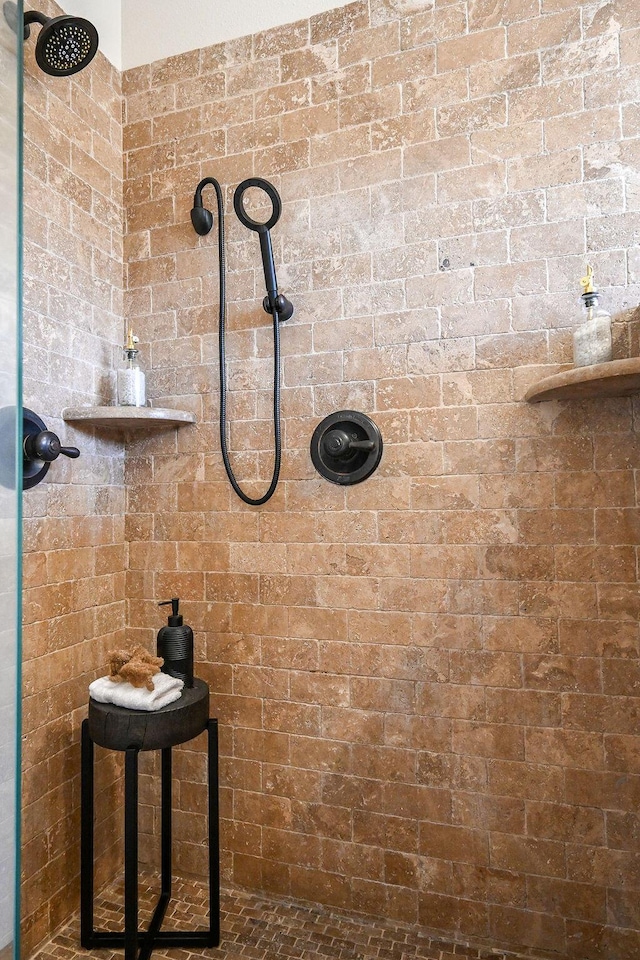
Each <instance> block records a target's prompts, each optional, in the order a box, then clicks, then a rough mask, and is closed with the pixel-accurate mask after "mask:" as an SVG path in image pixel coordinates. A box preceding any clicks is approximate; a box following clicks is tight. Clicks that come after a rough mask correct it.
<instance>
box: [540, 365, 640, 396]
mask: <svg viewBox="0 0 640 960" xmlns="http://www.w3.org/2000/svg"><path fill="white" fill-rule="evenodd" d="M638 392H640V357H631V358H630V359H629V360H609V361H607V363H594V364H592V365H591V366H589V367H572V368H571V370H564V371H563V372H562V373H555V374H553V376H551V377H545V378H544V380H538V382H537V383H534V384H533V385H532V386H530V387H529V389H528V390H527V392H526V393H525V395H524V399H525V400H528V402H529V403H540V401H541V400H588V399H592V398H598V397H628V396H630V395H631V394H632V393H638Z"/></svg>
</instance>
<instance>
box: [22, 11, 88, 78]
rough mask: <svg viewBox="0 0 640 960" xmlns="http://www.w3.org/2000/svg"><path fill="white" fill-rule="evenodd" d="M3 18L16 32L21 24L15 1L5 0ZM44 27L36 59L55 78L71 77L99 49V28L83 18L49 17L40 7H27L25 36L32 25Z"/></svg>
mask: <svg viewBox="0 0 640 960" xmlns="http://www.w3.org/2000/svg"><path fill="white" fill-rule="evenodd" d="M3 12H4V18H5V20H6V21H7V23H8V24H9V26H10V27H11V29H12V30H13V31H14V32H17V27H18V11H17V7H16V5H15V3H13V2H11V0H5V3H4V5H3ZM32 23H39V24H40V25H41V26H42V30H41V31H40V35H39V37H38V40H37V42H36V62H37V64H38V66H39V67H40V69H41V70H43V71H44V72H45V73H48V74H49V75H50V76H52V77H69V76H71V74H73V73H78V72H79V71H80V70H82V69H83V68H84V67H86V66H87V64H88V63H90V62H91V61H92V60H93V58H94V57H95V55H96V52H97V50H98V31H97V30H96V28H95V27H94V25H93V24H92V23H91V22H90V21H89V20H85V19H84V18H83V17H71V16H67V15H66V14H65V15H64V16H61V17H46V16H45V15H44V14H43V13H39V12H38V11H37V10H27V11H26V13H25V14H24V18H23V27H24V30H23V37H24V39H25V40H27V39H28V38H29V36H30V35H31V24H32Z"/></svg>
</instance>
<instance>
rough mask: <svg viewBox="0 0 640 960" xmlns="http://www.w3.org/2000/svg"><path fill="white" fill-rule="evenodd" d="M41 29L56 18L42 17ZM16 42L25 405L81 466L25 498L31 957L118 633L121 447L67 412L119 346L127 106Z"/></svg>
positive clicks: (72, 897) (68, 880) (103, 798)
mask: <svg viewBox="0 0 640 960" xmlns="http://www.w3.org/2000/svg"><path fill="white" fill-rule="evenodd" d="M38 9H43V12H44V13H45V14H46V15H48V16H56V15H57V14H59V13H60V10H59V8H58V7H56V6H55V5H54V4H52V3H45V4H44V5H43V4H39V5H38ZM39 29H40V28H39V27H38V26H36V27H35V28H32V37H31V39H30V40H29V41H27V42H26V43H25V77H24V84H25V107H24V110H25V144H24V146H25V157H24V214H25V243H24V252H25V267H24V304H25V310H24V341H25V343H24V403H25V406H26V407H29V408H31V409H33V410H35V412H36V413H37V414H39V415H40V416H41V417H42V418H43V419H44V420H45V422H46V424H47V426H48V427H49V429H51V430H54V431H55V432H56V433H58V434H59V436H60V437H61V439H62V440H63V442H64V441H66V442H67V443H70V444H75V445H77V446H78V447H79V448H80V450H81V456H80V459H79V460H73V461H70V460H66V459H65V458H64V457H60V460H59V461H56V462H55V463H54V464H53V465H52V466H51V469H50V471H49V473H48V475H47V478H46V481H45V482H44V483H41V484H40V485H39V486H37V487H35V488H34V489H32V490H30V491H28V492H27V493H25V496H24V511H25V522H24V551H25V565H24V569H25V594H24V619H25V626H24V694H25V699H24V705H23V734H24V737H23V765H24V780H23V784H24V787H23V789H24V803H23V877H24V885H23V900H22V910H23V918H24V923H23V938H24V943H23V946H24V951H25V955H28V954H29V952H30V951H31V950H32V948H33V947H34V946H35V945H36V944H38V943H39V942H40V941H41V940H42V939H43V938H45V937H47V936H49V934H50V933H51V931H52V930H54V929H55V928H56V927H57V926H58V925H59V924H60V923H61V922H62V921H63V920H65V918H67V917H68V916H69V915H70V914H71V913H72V912H73V911H75V910H76V909H77V906H78V900H79V882H78V871H79V860H80V858H79V845H80V818H79V803H80V776H79V768H80V749H79V729H80V722H81V720H82V719H83V717H84V716H85V715H86V703H87V685H88V683H89V682H90V680H92V679H93V678H94V677H95V676H97V675H98V672H104V671H103V667H104V662H105V659H106V651H107V650H109V649H111V648H112V647H113V646H116V645H119V644H120V643H121V641H122V636H123V628H124V623H125V605H124V579H125V575H124V570H125V567H126V546H125V543H124V519H123V510H124V493H123V485H122V484H123V445H122V440H121V438H120V439H111V440H110V439H108V437H107V435H96V436H94V435H93V434H92V432H91V431H86V430H84V431H76V430H74V429H72V427H71V426H70V425H69V424H65V423H64V422H63V421H62V419H61V414H62V410H63V409H64V407H67V406H77V405H79V404H83V403H88V404H90V403H100V402H104V403H107V402H110V401H111V400H112V398H113V372H112V371H113V360H114V351H115V345H116V344H120V343H121V342H122V341H121V337H122V106H121V103H122V91H121V83H120V76H119V74H118V73H117V71H115V70H114V69H113V68H112V67H111V66H110V65H109V64H108V63H107V61H106V60H105V59H104V57H102V56H101V55H99V56H98V57H97V58H96V59H95V60H94V62H93V63H92V64H91V67H90V69H87V70H85V71H84V72H83V73H80V74H77V75H76V76H75V77H72V78H70V79H60V78H52V77H46V76H45V75H44V74H43V73H42V72H41V71H40V70H39V69H38V68H37V66H36V65H35V62H34V55H33V51H34V42H33V41H34V39H35V37H36V35H37V33H38V31H39ZM98 770H99V773H98V775H99V788H100V805H99V810H100V811H101V814H102V816H101V820H102V822H101V823H100V826H99V841H98V842H99V844H100V849H101V853H102V854H103V856H102V857H101V859H100V864H101V866H100V875H101V876H102V877H105V876H109V875H111V873H112V872H113V869H114V862H113V858H112V857H109V856H108V854H107V851H108V850H109V849H111V848H112V847H113V844H114V841H115V840H117V838H118V837H119V836H120V832H121V827H120V817H119V816H118V799H117V794H116V793H114V790H113V782H114V774H117V772H118V767H117V765H115V764H114V762H113V756H111V757H109V756H106V757H104V758H102V759H101V761H100V763H99V767H98Z"/></svg>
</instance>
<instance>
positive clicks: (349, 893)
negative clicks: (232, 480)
mask: <svg viewBox="0 0 640 960" xmlns="http://www.w3.org/2000/svg"><path fill="white" fill-rule="evenodd" d="M633 8H634V4H632V3H628V2H624V0H622V2H614V0H611V2H605V3H601V2H597V3H589V2H587V3H575V2H571V3H569V2H565V0H544V2H542V3H540V0H504V2H503V0H500V2H498V3H494V2H491V3H487V2H484V0H476V2H473V0H470V2H468V3H465V2H452V3H439V2H438V3H436V4H435V5H434V4H426V3H424V2H422V0H407V2H402V3H400V2H396V0H371V2H370V4H368V3H366V2H364V0H357V2H355V3H353V4H350V5H349V6H347V7H344V8H341V9H339V10H336V11H332V12H330V13H328V14H322V15H320V16H317V17H314V18H312V19H311V20H310V21H307V20H305V21H301V22H297V23H293V24H291V25H290V26H288V27H283V28H279V29H277V30H273V31H268V32H266V33H261V34H257V35H255V36H252V37H246V38H244V39H241V40H238V41H234V42H230V43H227V44H224V45H221V46H217V47H212V48H207V49H203V50H196V51H193V52H190V53H187V54H184V55H182V56H178V57H175V58H171V59H169V60H166V61H162V62H158V63H154V64H151V65H149V66H146V67H141V68H139V69H136V70H134V71H130V72H128V73H126V74H125V75H124V79H123V84H124V94H125V103H126V123H125V129H124V146H125V187H124V190H125V208H126V236H125V263H126V283H127V287H126V295H125V314H126V317H127V318H128V319H129V320H130V321H131V322H132V323H133V324H134V326H135V328H136V331H137V332H138V333H139V335H140V337H141V341H142V344H141V346H142V356H143V358H145V359H146V362H147V364H148V366H149V388H150V393H151V396H152V397H153V399H154V402H157V403H161V404H167V405H175V406H180V407H185V408H188V409H191V410H193V411H194V412H195V413H196V414H197V417H198V424H197V426H195V427H192V428H184V429H181V430H180V431H178V432H177V433H176V434H164V435H161V436H157V437H148V438H144V439H140V440H139V441H138V442H137V443H135V444H134V445H132V446H130V447H129V448H128V456H127V461H126V485H127V533H126V539H127V541H128V542H130V562H129V572H128V579H127V596H128V599H129V624H130V626H131V628H132V629H133V630H136V631H137V632H138V635H139V636H140V638H141V639H144V640H146V641H148V642H149V644H151V643H152V642H153V637H154V634H155V630H156V629H157V626H158V625H159V624H160V623H161V622H162V620H161V617H160V615H159V612H158V610H157V608H156V606H155V604H156V601H158V600H163V599H167V598H168V597H170V596H172V595H180V596H181V598H182V600H183V605H184V614H185V618H186V619H187V621H189V622H191V624H192V625H193V627H194V629H195V631H196V638H197V639H196V658H197V661H198V672H199V674H200V675H201V676H203V677H204V678H205V679H207V680H208V681H209V682H210V683H211V686H212V689H213V694H214V695H213V702H214V708H215V711H216V713H217V714H218V715H219V717H220V719H221V721H222V725H223V739H222V747H223V758H222V766H221V771H222V782H223V792H222V801H223V816H224V822H223V847H224V864H223V869H224V877H225V879H226V880H231V881H234V882H236V883H238V884H241V885H243V886H247V887H251V888H254V889H263V890H269V891H275V892H277V893H278V894H281V895H291V896H294V897H296V898H301V899H308V900H314V901H315V900H320V901H322V902H323V903H325V904H329V905H334V906H336V907H338V908H352V909H355V910H359V911H364V912H369V913H374V914H377V915H379V916H385V917H389V918H394V919H398V920H402V921H410V922H418V923H420V924H423V925H424V926H425V927H427V928H429V929H432V930H437V931H440V932H442V933H443V934H446V936H448V937H459V938H472V939H475V940H482V941H486V942H488V943H491V944H493V945H494V946H496V947H500V946H502V947H511V948H518V949H522V950H527V949H530V950H535V951H538V952H539V953H541V952H546V953H547V954H548V955H553V956H557V955H559V956H569V957H575V958H577V957H580V958H581V960H586V958H590V960H594V958H605V957H606V958H609V960H613V958H616V960H620V958H622V957H623V956H624V957H631V956H635V955H636V954H637V953H638V950H639V949H640V936H639V928H640V916H639V913H638V902H640V901H639V898H638V893H639V887H640V877H639V875H638V869H637V868H638V861H637V856H638V845H637V839H636V837H637V832H638V819H637V807H638V795H639V791H640V776H639V775H640V769H639V767H638V751H637V739H636V733H637V729H636V728H637V716H638V701H637V697H636V695H637V678H638V662H639V661H638V649H639V648H638V622H637V620H638V612H639V610H640V606H639V600H638V582H637V581H638V568H637V542H638V529H639V527H638V508H637V489H636V482H635V477H636V474H635V470H636V467H637V466H638V463H639V455H640V445H639V444H638V441H637V435H636V431H635V426H636V416H637V405H636V401H635V400H633V399H629V398H622V399H612V400H608V401H603V402H581V403H579V402H572V403H563V404H559V403H547V404H543V405H540V406H536V407H532V406H528V405H526V404H525V403H523V402H522V397H523V395H524V393H525V390H526V388H527V387H528V386H529V385H530V384H531V383H532V382H533V381H535V380H536V379H537V378H539V377H541V376H542V375H544V374H546V373H549V372H553V371H556V370H558V369H560V368H561V365H562V364H567V363H569V362H570V360H571V325H572V324H573V323H574V322H575V321H576V320H577V319H578V318H579V317H580V303H579V293H580V287H579V278H580V276H581V275H582V274H583V271H584V267H585V263H586V262H587V260H588V261H590V262H591V263H592V264H593V266H594V269H595V273H596V276H597V278H598V280H599V283H600V286H601V288H602V291H603V303H604V304H605V305H607V306H608V307H609V309H610V310H611V311H612V312H613V313H614V314H615V315H616V318H617V320H618V321H619V322H618V323H617V324H616V345H615V349H616V356H618V357H621V356H627V355H629V353H632V354H637V353H638V340H637V332H636V325H635V322H634V321H633V317H632V315H631V308H633V307H635V305H636V304H637V302H638V300H639V299H640V276H639V270H640V259H639V257H638V246H637V241H638V231H639V230H640V220H639V214H638V195H637V178H638V157H639V147H640V139H638V133H639V130H638V107H637V100H638V71H637V59H638V57H637V49H638V29H637V24H636V18H635V13H634V9H633ZM207 175H208V176H215V177H217V178H218V179H219V180H220V181H221V183H222V184H223V185H224V186H225V188H226V190H227V207H228V213H229V216H228V221H227V223H228V233H229V243H228V263H229V277H228V280H229V299H230V306H229V311H230V331H231V332H230V335H229V342H228V350H229V358H230V359H229V375H230V421H231V427H230V438H231V447H232V450H233V451H234V453H233V461H234V464H235V467H236V470H237V473H238V476H239V477H240V478H241V480H242V481H243V483H244V484H245V486H246V487H247V489H248V490H249V491H250V492H252V493H253V494H254V495H255V494H257V493H258V492H261V491H263V490H264V489H265V488H266V486H267V484H268V480H269V477H270V475H271V462H272V453H271V448H272V432H271V425H270V404H271V388H270V384H271V376H272V373H271V370H272V367H271V363H272V361H271V356H272V346H271V333H270V328H269V319H268V318H267V317H266V316H265V314H264V313H263V312H262V310H261V307H260V302H261V299H262V296H263V293H264V289H263V278H262V272H261V267H260V259H259V254H258V244H257V238H256V237H255V236H254V235H249V234H248V233H247V232H246V231H244V229H243V228H241V227H240V226H239V224H238V223H237V221H236V220H235V217H234V215H233V211H232V208H231V206H230V203H229V201H230V198H231V191H232V188H233V187H235V185H237V184H238V182H239V181H240V180H241V179H243V178H244V177H247V176H250V175H257V176H262V177H267V178H269V179H270V180H272V181H273V182H274V183H275V184H276V186H277V187H278V189H279V190H280V192H281V195H282V198H283V202H284V213H283V217H282V220H281V222H280V223H279V224H278V225H277V227H275V228H274V231H273V241H274V249H275V259H276V264H277V270H278V276H279V280H280V285H281V288H282V289H283V290H284V291H285V292H286V293H287V294H288V295H289V296H290V297H291V299H292V300H293V301H294V303H295V308H296V312H295V315H294V317H293V319H292V320H291V321H289V322H288V323H286V324H285V325H284V326H283V328H282V345H283V354H284V357H283V376H284V389H283V402H282V408H283V416H284V461H283V471H282V480H281V483H280V486H279V488H278V491H277V494H276V496H275V497H274V498H273V499H272V500H271V501H270V502H269V504H268V505H267V506H265V507H264V508H263V509H259V510H256V509H251V508H248V507H245V506H244V505H243V504H241V503H240V501H239V500H238V499H237V498H236V497H235V495H234V494H233V493H232V491H231V490H230V487H229V485H228V483H227V480H226V478H225V476H224V472H223V468H222V463H221V458H220V452H219V442H218V425H217V404H218V393H217V391H218V370H217V332H216V331H217V263H216V246H215V237H214V235H210V236H208V237H206V238H202V239H198V238H197V237H196V236H195V234H194V233H193V231H192V228H191V225H190V222H189V211H190V208H191V205H192V198H193V191H194V189H195V186H196V184H197V183H198V181H199V179H200V178H201V177H203V176H207ZM208 199H209V200H210V202H211V204H213V201H214V197H213V192H212V191H210V192H209V194H208ZM341 408H353V409H357V410H361V411H363V412H365V413H368V414H371V415H372V416H373V417H374V419H375V420H376V422H377V423H378V424H379V426H380V428H381V430H382V434H383V436H384V442H385V453H384V458H383V461H382V464H381V466H380V469H379V471H378V472H377V474H376V475H375V476H374V477H373V478H372V479H370V480H369V481H367V482H366V483H363V484H362V485H360V486H356V487H353V488H351V489H348V490H345V489H343V488H341V487H338V486H334V485H331V484H329V483H328V482H326V481H324V480H322V479H320V478H319V477H318V475H317V474H315V472H314V470H313V467H312V465H311V461H310V458H309V441H310V437H311V434H312V432H313V429H314V427H315V426H316V424H317V423H318V422H319V421H320V419H321V418H322V417H324V416H325V415H327V414H329V413H331V412H333V411H335V410H338V409H341ZM179 775H180V786H179V797H178V802H179V804H180V805H181V809H182V811H183V812H182V813H179V814H178V816H177V818H176V828H177V830H178V835H179V837H180V843H179V844H178V845H177V846H176V859H177V861H178V865H179V866H180V867H181V868H182V869H185V870H189V871H192V872H193V871H196V872H202V871H203V870H204V867H205V859H204V850H203V847H202V840H203V837H204V830H205V822H204V785H203V761H202V754H201V753H198V752H197V751H194V750H192V751H185V752H184V753H183V754H182V759H181V761H180V766H179ZM145 796H146V798H147V801H148V809H147V811H146V812H147V815H148V819H147V825H148V827H149V829H151V827H152V825H153V816H154V809H153V803H152V794H151V792H150V791H149V792H148V793H147V794H145ZM193 811H195V812H193Z"/></svg>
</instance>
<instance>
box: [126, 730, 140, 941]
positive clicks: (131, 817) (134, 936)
mask: <svg viewBox="0 0 640 960" xmlns="http://www.w3.org/2000/svg"><path fill="white" fill-rule="evenodd" d="M138 752H139V751H138V750H137V748H136V747H129V749H128V750H126V751H125V760H124V960H137V957H138Z"/></svg>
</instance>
